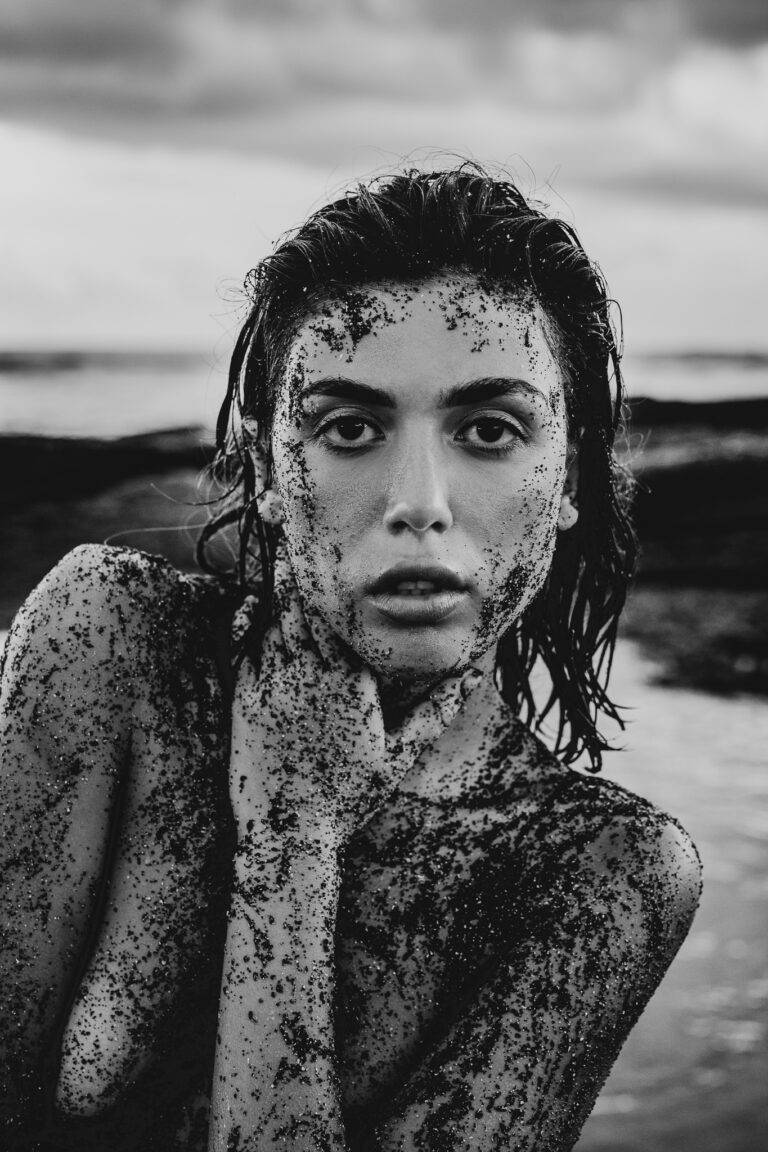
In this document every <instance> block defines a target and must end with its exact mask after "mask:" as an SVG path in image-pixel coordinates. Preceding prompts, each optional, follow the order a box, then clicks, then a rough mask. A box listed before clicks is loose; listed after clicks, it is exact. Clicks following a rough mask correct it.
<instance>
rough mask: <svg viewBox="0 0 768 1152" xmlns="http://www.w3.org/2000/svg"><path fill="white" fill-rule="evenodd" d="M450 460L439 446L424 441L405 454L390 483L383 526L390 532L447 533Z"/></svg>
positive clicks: (449, 507)
mask: <svg viewBox="0 0 768 1152" xmlns="http://www.w3.org/2000/svg"><path fill="white" fill-rule="evenodd" d="M447 463H448V462H447V461H446V460H445V459H444V458H443V453H442V452H441V451H440V447H439V446H438V445H429V444H425V443H424V440H423V439H421V440H420V442H419V443H414V444H412V445H411V446H410V448H409V449H408V450H407V451H405V452H403V453H402V455H401V458H400V460H399V461H398V462H397V465H396V467H395V470H394V471H393V474H392V478H391V480H390V484H389V491H388V493H387V504H386V509H385V512H384V526H385V527H386V529H387V531H389V532H392V533H393V534H396V535H397V534H399V533H401V532H403V531H406V530H410V531H411V532H418V533H424V532H428V531H430V530H432V531H435V532H439V533H442V532H447V530H448V529H449V528H450V527H451V525H452V524H453V513H452V512H451V506H450V501H449V492H448V475H447V470H446V469H447Z"/></svg>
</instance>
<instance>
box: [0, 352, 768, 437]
mask: <svg viewBox="0 0 768 1152" xmlns="http://www.w3.org/2000/svg"><path fill="white" fill-rule="evenodd" d="M226 371H227V362H226V357H225V356H222V357H221V359H219V360H217V359H216V358H215V357H214V356H212V355H210V356H207V355H203V354H200V355H195V354H189V355H184V354H182V355H177V356H173V355H166V356H152V355H143V356H137V355H124V356H123V355H114V356H105V355H101V356H97V355H90V356H77V357H72V358H71V359H70V360H69V361H66V360H65V361H56V360H55V359H54V358H46V357H38V358H34V357H25V356H21V357H18V358H16V359H15V360H14V361H13V362H12V361H11V360H10V358H9V357H3V356H2V355H0V433H2V432H6V433H8V432H16V433H19V432H27V433H37V434H42V435H49V436H104V437H112V436H125V435H130V434H132V433H138V432H150V431H155V430H157V429H160V428H177V427H184V426H188V425H201V426H202V427H204V428H206V429H208V430H209V431H210V430H211V429H212V428H213V426H214V424H215V420H216V412H217V410H218V407H219V405H220V403H221V400H222V399H223V396H224V392H225V388H226ZM625 376H626V379H627V382H628V386H629V389H630V393H631V394H632V395H634V396H651V397H654V398H656V399H659V400H723V399H738V398H747V397H756V396H768V356H757V357H754V358H752V359H750V358H748V357H722V356H647V357H634V358H627V361H626V363H625Z"/></svg>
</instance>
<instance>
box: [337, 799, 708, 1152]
mask: <svg viewBox="0 0 768 1152" xmlns="http://www.w3.org/2000/svg"><path fill="white" fill-rule="evenodd" d="M699 886H700V872H699V863H698V857H697V854H696V850H695V848H694V847H693V845H692V843H691V841H690V839H689V838H688V837H687V835H686V834H685V832H684V831H683V830H682V829H681V828H680V827H679V825H677V824H675V823H674V822H673V821H671V820H669V819H668V818H662V817H661V816H660V814H659V819H658V820H657V819H650V820H648V819H642V820H633V819H631V818H630V819H627V818H625V817H621V818H619V817H617V818H615V819H610V820H608V822H607V823H605V824H604V825H603V827H602V828H601V829H600V831H599V832H598V834H596V835H595V834H594V832H593V833H592V834H591V836H584V837H582V838H581V839H579V837H578V836H576V837H574V843H573V844H572V849H571V851H570V852H569V853H568V854H566V856H565V857H562V858H561V859H560V861H559V863H558V866H557V867H556V868H554V869H549V870H547V869H542V871H541V873H540V874H539V877H538V879H536V878H534V881H533V883H532V886H531V893H530V900H529V908H528V914H527V916H526V921H525V924H524V926H523V930H522V931H521V933H520V936H519V938H518V939H517V941H516V942H515V943H514V944H513V945H512V946H511V947H510V948H509V950H508V952H507V953H506V954H505V955H504V956H503V957H502V958H501V959H500V960H499V961H498V962H497V963H496V965H495V967H494V968H493V970H492V972H491V973H490V974H487V975H486V977H485V979H484V980H483V982H482V984H479V985H476V986H475V988H474V990H473V991H471V992H470V993H469V994H468V995H467V997H466V998H465V1000H464V1002H463V1003H462V1004H461V1006H460V1008H459V1009H458V1010H457V1011H456V1013H455V1015H454V1020H453V1022H452V1023H451V1024H450V1026H449V1027H447V1028H446V1030H445V1033H444V1034H443V1036H442V1037H441V1038H440V1039H438V1040H436V1041H435V1043H434V1044H433V1045H432V1047H431V1048H430V1050H429V1052H428V1053H427V1054H426V1055H425V1058H424V1060H423V1063H422V1064H421V1065H420V1067H419V1069H418V1071H417V1072H416V1073H415V1074H414V1075H413V1076H412V1077H411V1078H410V1079H409V1080H408V1082H407V1084H406V1085H405V1086H404V1088H403V1089H402V1091H401V1093H400V1095H399V1097H398V1099H397V1102H396V1104H394V1105H393V1106H392V1108H391V1110H390V1111H389V1113H388V1115H389V1118H388V1119H386V1120H384V1121H383V1122H381V1123H379V1124H378V1125H377V1126H376V1135H375V1137H373V1134H372V1133H369V1138H370V1139H372V1140H373V1141H374V1142H372V1143H370V1144H366V1143H365V1140H364V1139H363V1141H362V1143H360V1144H357V1143H355V1144H353V1147H356V1148H358V1147H359V1148H363V1147H365V1148H367V1147H377V1148H379V1149H381V1150H382V1152H388V1150H390V1149H391V1150H394V1149H398V1150H400V1152H405V1150H410V1149H417V1148H429V1149H434V1150H435V1152H439V1150H441V1149H443V1148H445V1149H451V1150H455V1152H458V1150H459V1149H463V1148H473V1149H477V1150H482V1152H491V1150H496V1149H498V1150H499V1152H501V1149H504V1150H507V1149H514V1150H515V1152H540V1150H541V1149H544V1148H546V1149H547V1152H565V1150H566V1149H570V1148H571V1147H572V1146H573V1144H574V1143H575V1141H576V1139H577V1137H578V1133H579V1131H580V1129H581V1126H582V1125H583V1123H584V1120H585V1119H586V1117H587V1116H588V1115H589V1112H590V1111H591V1109H592V1107H593V1104H594V1101H595V1098H596V1096H597V1093H598V1091H599V1089H600V1087H601V1085H602V1083H603V1082H604V1080H605V1078H606V1077H607V1075H608V1072H609V1071H610V1068H611V1066H612V1064H613V1062H614V1060H615V1059H616V1056H617V1055H618V1052H619V1050H620V1048H621V1046H622V1044H623V1043H624V1040H625V1039H626V1037H627V1035H628V1034H629V1032H630V1030H631V1028H632V1027H633V1025H634V1024H635V1022H636V1020H637V1019H638V1017H639V1015H640V1013H641V1012H642V1010H643V1008H644V1007H645V1005H646V1003H647V1001H648V1000H649V999H650V997H651V995H652V994H653V991H654V990H655V988H656V987H657V985H658V983H659V981H660V980H661V978H662V976H663V974H664V972H665V971H666V968H667V967H668V965H669V963H670V962H671V960H672V958H673V956H674V954H675V952H676V951H677V949H678V947H679V945H680V944H681V942H682V940H683V939H684V937H685V934H686V932H687V930H688V927H689V925H690V922H691V920H692V918H693V915H694V912H695V909H696V904H697V901H698V894H699Z"/></svg>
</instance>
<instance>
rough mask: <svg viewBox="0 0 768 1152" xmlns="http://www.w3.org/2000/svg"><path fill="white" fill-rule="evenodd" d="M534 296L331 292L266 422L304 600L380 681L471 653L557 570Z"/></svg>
mask: <svg viewBox="0 0 768 1152" xmlns="http://www.w3.org/2000/svg"><path fill="white" fill-rule="evenodd" d="M553 347H554V341H553V339H552V333H551V328H550V325H549V323H548V321H547V318H546V317H545V315H544V314H543V313H542V311H541V309H540V307H539V306H538V305H536V304H535V303H533V302H532V301H530V300H529V299H527V298H526V297H525V296H524V295H518V296H512V295H511V294H510V293H509V292H508V291H507V293H506V294H504V293H503V291H502V290H501V289H499V290H498V291H496V290H495V289H489V288H484V287H481V285H480V284H479V283H478V282H477V280H476V279H474V278H473V277H471V276H468V275H466V276H465V275H455V276H451V275H446V276H440V277H438V278H435V279H433V280H430V281H427V282H424V283H421V284H414V285H399V284H393V285H377V286H372V287H365V288H363V289H359V290H354V291H353V290H347V291H346V292H345V293H344V294H343V295H340V296H337V297H333V298H330V299H329V300H328V301H327V302H326V303H325V304H324V305H322V306H320V307H318V308H317V309H315V311H314V312H313V314H312V315H311V316H310V317H309V318H308V319H307V320H306V321H305V322H304V323H302V324H301V326H300V327H299V328H298V330H297V333H296V336H295V338H294V340H293V342H292V344H291V346H290V350H289V354H288V356H287V361H286V370H285V374H284V377H283V379H282V381H281V384H280V388H279V392H278V396H277V399H276V408H275V416H274V423H273V429H272V449H273V457H274V477H275V487H276V488H277V490H278V491H279V493H280V494H281V496H282V498H283V502H284V511H285V523H284V532H285V538H286V542H287V546H288V551H289V555H290V559H291V563H292V566H293V570H294V572H295V575H296V580H297V583H298V586H299V589H300V592H301V594H302V597H303V599H304V601H305V604H307V605H308V606H309V607H310V608H312V609H314V610H316V611H317V612H319V613H320V614H321V615H322V616H323V617H324V618H325V619H326V620H327V621H328V622H329V623H330V624H331V625H332V627H333V628H334V630H335V631H336V632H337V633H338V634H339V635H340V636H341V637H342V638H343V639H344V640H345V641H346V642H347V643H348V644H349V645H350V646H351V647H352V648H353V649H354V650H355V651H356V652H357V653H358V655H359V656H360V657H361V658H362V659H363V660H364V661H365V662H366V663H367V664H369V665H370V666H371V667H372V668H373V669H374V670H375V671H376V672H378V673H379V675H380V676H381V677H382V678H384V679H385V680H387V681H395V682H397V681H410V682H413V681H417V682H429V681H432V680H434V679H436V678H438V677H440V676H442V675H446V674H447V673H448V672H449V671H451V670H456V669H460V668H462V667H464V666H466V665H467V664H468V663H470V662H472V661H476V660H477V659H478V658H479V657H480V656H481V655H482V654H483V653H485V652H486V651H487V650H488V649H489V648H490V647H491V646H492V645H493V644H494V643H495V641H496V640H497V639H498V637H499V635H500V634H501V633H502V632H503V631H504V630H505V629H506V628H507V627H508V626H509V624H511V623H512V621H514V620H515V619H516V618H517V617H518V616H519V615H520V613H521V612H522V611H523V609H524V608H525V607H526V606H527V605H528V604H529V603H530V601H531V599H532V597H533V596H534V594H535V593H536V592H537V590H538V589H539V588H540V587H541V585H542V583H543V581H544V579H545V577H546V575H547V572H548V570H549V567H550V563H551V559H552V553H553V549H554V544H555V536H556V531H557V516H558V511H559V506H560V499H561V496H562V492H563V485H564V481H565V475H566V455H567V448H568V437H567V430H566V412H565V399H564V387H563V377H562V372H561V370H560V367H559V365H558V361H557V359H556V356H555V354H554V352H553Z"/></svg>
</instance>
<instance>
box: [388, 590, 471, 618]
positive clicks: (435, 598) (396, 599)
mask: <svg viewBox="0 0 768 1152" xmlns="http://www.w3.org/2000/svg"><path fill="white" fill-rule="evenodd" d="M466 595H467V593H466V592H464V591H457V590H456V589H451V590H450V591H446V592H430V593H427V595H422V596H409V595H407V594H398V593H396V592H379V593H377V594H376V595H374V596H371V601H372V603H373V604H374V605H375V607H376V608H378V610H379V612H381V614H382V615H383V616H386V617H387V618H388V619H390V620H395V621H397V623H399V624H439V623H440V621H441V620H446V619H447V618H448V617H449V616H450V615H452V613H454V612H455V611H456V609H457V608H458V607H459V605H460V604H462V603H463V602H464V599H465V597H466Z"/></svg>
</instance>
